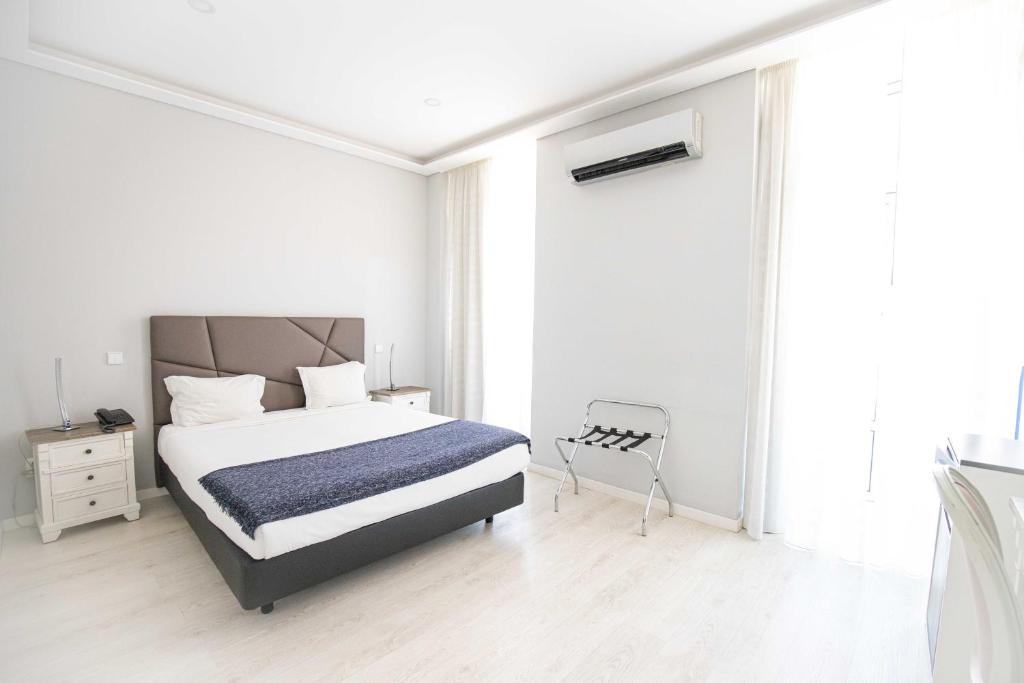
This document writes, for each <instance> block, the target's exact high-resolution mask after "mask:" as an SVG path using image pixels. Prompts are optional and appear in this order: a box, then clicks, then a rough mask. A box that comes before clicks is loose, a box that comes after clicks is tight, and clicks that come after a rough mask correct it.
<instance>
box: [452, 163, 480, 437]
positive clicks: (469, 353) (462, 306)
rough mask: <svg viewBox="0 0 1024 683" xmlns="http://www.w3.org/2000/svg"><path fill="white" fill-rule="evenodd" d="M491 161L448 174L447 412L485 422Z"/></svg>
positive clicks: (464, 167) (458, 169) (453, 415)
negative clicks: (484, 252)
mask: <svg viewBox="0 0 1024 683" xmlns="http://www.w3.org/2000/svg"><path fill="white" fill-rule="evenodd" d="M488 167H489V161H488V160H484V161H479V162H477V163H474V164H469V165H467V166H463V167H461V168H457V169H454V170H452V171H448V172H447V173H445V185H446V191H445V213H444V226H443V230H444V241H443V261H444V283H445V338H444V412H445V414H446V415H450V416H452V417H459V418H467V419H470V420H481V419H482V418H483V401H484V386H483V382H484V376H483V322H482V315H483V311H482V298H483V297H482V284H481V249H482V247H481V242H482V232H483V224H484V220H485V214H486V196H487V186H488Z"/></svg>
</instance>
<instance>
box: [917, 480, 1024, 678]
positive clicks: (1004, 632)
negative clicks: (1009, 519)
mask: <svg viewBox="0 0 1024 683" xmlns="http://www.w3.org/2000/svg"><path fill="white" fill-rule="evenodd" d="M933 474H934V476H935V483H936V485H937V486H938V489H939V498H940V499H941V500H942V507H943V508H944V509H945V510H946V513H947V514H948V515H949V517H950V519H951V520H952V522H953V528H954V530H955V531H956V532H957V533H958V534H959V535H960V538H961V539H962V540H963V546H964V552H965V554H966V555H967V569H968V576H969V581H970V586H971V596H972V597H973V598H974V611H975V616H976V621H977V627H978V630H977V633H976V634H975V636H976V637H975V646H974V651H973V654H972V657H971V678H972V680H973V681H974V682H975V683H998V682H1000V681H1021V680H1024V617H1022V615H1021V610H1020V606H1019V605H1018V604H1017V601H1016V598H1015V597H1014V594H1013V589H1012V588H1011V587H1010V586H1011V584H1010V577H1009V576H1007V573H1006V567H1005V565H1004V563H1003V551H1002V546H1001V545H1000V542H999V532H998V531H997V529H996V524H995V520H994V519H993V518H992V511H991V510H989V507H988V504H987V503H985V499H984V498H983V497H982V495H981V493H980V492H979V491H978V489H976V488H975V487H974V485H973V484H971V482H970V481H968V480H967V478H966V477H964V476H963V475H962V474H961V473H960V471H959V470H957V469H955V468H953V467H950V466H948V465H936V466H935V468H934V470H933Z"/></svg>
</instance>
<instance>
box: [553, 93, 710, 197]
mask: <svg viewBox="0 0 1024 683" xmlns="http://www.w3.org/2000/svg"><path fill="white" fill-rule="evenodd" d="M701 128H702V121H701V116H700V114H699V113H697V112H695V111H693V110H692V109H686V110H683V111H680V112H676V113H674V114H669V115H667V116H662V117H659V118H656V119H652V120H650V121H645V122H644V123H640V124H637V125H635V126H629V127H628V128H621V129H619V130H615V131H612V132H610V133H605V134H604V135H599V136H597V137H594V138H590V139H589V140H583V141H582V142H577V143H575V144H572V145H569V146H567V147H566V148H565V167H566V172H567V174H568V176H569V177H570V178H571V179H572V181H573V182H575V183H577V184H581V185H582V184H584V183H589V182H593V181H596V180H601V179H603V178H609V177H612V176H616V175H621V174H626V173H635V172H637V171H642V170H644V169H647V168H653V167H655V166H660V165H662V164H667V163H671V162H675V161H684V160H686V159H696V158H699V157H700V156H701V155H702V153H703V149H702V146H701V132H702V131H701Z"/></svg>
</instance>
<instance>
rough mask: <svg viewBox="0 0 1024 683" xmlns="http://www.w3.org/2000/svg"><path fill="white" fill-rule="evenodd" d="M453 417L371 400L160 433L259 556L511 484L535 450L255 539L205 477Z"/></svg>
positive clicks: (198, 491) (221, 521)
mask: <svg viewBox="0 0 1024 683" xmlns="http://www.w3.org/2000/svg"><path fill="white" fill-rule="evenodd" d="M450 419H451V418H447V417H441V416H438V415H431V414H430V413H424V412H420V411H415V410H409V409H406V408H402V407H397V406H391V405H388V404H386V403H373V402H370V401H367V402H365V403H357V404H354V405H349V406H343V407H340V408H323V409H320V410H306V409H304V408H297V409H295V410H280V411H275V412H272V413H266V414H264V415H260V416H258V417H254V418H246V419H242V420H232V421H230V422H221V423H217V424H209V425H201V426H198V427H177V426H174V425H167V426H166V427H163V428H162V429H161V430H160V440H159V444H158V448H159V451H160V455H161V457H162V458H163V459H164V462H165V463H167V466H168V467H169V468H170V469H171V471H172V472H173V473H174V476H175V477H177V479H178V481H179V482H181V487H182V489H184V491H185V493H187V494H188V497H189V498H191V499H192V500H193V501H195V502H196V504H198V505H199V507H200V508H202V510H203V511H204V512H205V513H206V516H207V517H208V518H209V519H210V521H211V522H213V523H214V524H215V525H217V527H218V528H219V529H220V530H221V531H223V532H224V533H225V534H226V535H227V537H228V538H230V539H231V540H232V541H234V542H235V544H236V545H238V547H240V548H241V549H242V550H244V551H245V552H247V553H249V555H251V556H252V557H253V558H255V559H257V560H259V559H266V558H270V557H275V556H277V555H281V554H283V553H287V552H289V551H291V550H296V549H298V548H302V547H305V546H307V545H312V544H314V543H319V542H321V541H326V540H329V539H331V538H334V537H335V536H340V535H341V534H344V533H348V532H349V531H353V530H355V529H358V528H360V527H363V526H366V525H367V524H374V523H376V522H380V521H382V520H385V519H388V518H390V517H394V516H396V515H401V514H404V513H406V512H410V511H412V510H418V509H420V508H423V507H427V506H428V505H433V504H434V503H438V502H440V501H442V500H446V499H448V498H453V497H455V496H458V495H460V494H463V493H466V492H467V491H472V490H473V489H476V488H480V487H481V486H486V485H488V484H493V483H496V482H499V481H504V480H505V479H508V478H509V477H511V476H513V475H514V474H516V473H517V472H522V471H523V470H525V469H526V466H527V464H528V463H529V460H530V456H529V451H528V449H527V448H526V446H525V445H522V444H520V445H516V446H512V447H511V448H507V449H505V450H503V451H500V452H498V453H495V454H494V455H492V456H490V457H487V458H484V459H483V460H480V461H478V462H475V463H473V464H472V465H469V466H467V467H463V468H462V469H459V470H456V471H454V472H451V473H449V474H445V475H443V476H440V477H435V478H433V479H428V480H426V481H421V482H419V483H416V484H412V485H411V486H405V487H403V488H399V489H394V490H392V491H388V492H386V493H381V494H378V495H376V496H371V497H370V498H364V499H362V500H357V501H353V502H351V503H347V504H345V505H340V506H338V507H335V508H331V509H329V510H321V511H319V512H313V513H310V514H308V515H300V516H298V517H291V518H289V519H283V520H280V521H276V522H270V523H268V524H263V525H261V526H260V527H258V528H257V529H256V534H255V536H256V537H255V539H253V538H249V537H248V536H246V535H245V533H243V532H242V529H241V527H239V525H238V523H237V522H235V520H233V519H232V518H231V517H229V516H228V515H226V514H225V513H224V511H223V510H221V509H220V506H219V505H217V502H216V501H215V500H214V499H213V497H212V496H211V495H210V494H209V493H207V492H206V489H204V488H203V487H202V485H200V483H199V479H200V477H202V476H204V475H206V474H208V473H210V472H212V471H214V470H218V469H221V468H222V467H229V466H231V465H241V464H245V463H250V462H260V461H262V460H271V459H274V458H281V457H285V456H289V455H301V454H303V453H314V452H316V451H322V450H327V449H329V448H337V447H339V446H347V445H350V444H355V443H362V442H364V441H372V440H374V439H380V438H384V437H387V436H395V435H397V434H404V433H406V432H411V431H415V430H417V429H423V428H425V427H430V426H432V425H437V424H441V423H443V422H448V421H449V420H450Z"/></svg>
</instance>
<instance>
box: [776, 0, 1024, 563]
mask: <svg viewBox="0 0 1024 683" xmlns="http://www.w3.org/2000/svg"><path fill="white" fill-rule="evenodd" d="M1021 4H1022V3H1021V0H974V1H969V2H968V1H963V2H947V3H934V4H930V5H927V6H926V11H927V16H925V17H923V18H921V17H918V18H915V19H913V20H911V21H910V23H909V24H908V25H907V26H906V27H905V28H906V31H905V32H904V31H903V30H902V29H903V28H904V27H891V28H893V29H895V30H892V31H881V32H880V33H879V34H877V35H871V36H865V39H864V40H863V41H862V43H861V44H860V45H857V46H853V47H846V48H837V49H832V50H830V51H829V52H827V53H823V54H819V55H814V56H811V57H806V58H802V59H801V62H800V65H799V69H798V72H799V81H800V88H799V91H798V93H797V96H796V98H795V101H794V119H793V131H794V135H793V146H792V148H791V149H792V154H791V156H790V161H791V163H790V164H789V166H788V170H787V176H786V183H787V184H786V189H787V203H786V213H785V216H784V227H785V229H784V231H783V242H782V250H781V254H782V260H781V268H780V271H781V278H780V285H779V309H778V335H777V340H776V342H777V351H776V364H775V368H774V384H775V387H774V389H775V390H774V392H773V395H774V397H775V400H774V401H773V405H772V421H771V425H772V426H771V442H772V446H773V450H772V451H770V453H772V454H777V455H778V457H779V465H780V466H781V468H782V477H781V482H782V483H781V485H780V486H779V487H778V495H779V497H780V500H781V501H782V505H783V508H784V510H783V513H782V520H783V522H782V525H781V526H782V529H783V530H784V533H785V536H786V540H787V542H788V543H791V544H793V545H796V546H799V547H804V548H809V549H816V550H819V551H824V552H827V553H830V554H834V555H837V556H839V557H841V558H844V559H847V560H850V561H855V562H864V563H867V564H871V565H876V566H887V567H893V568H897V569H901V570H903V571H906V572H908V573H912V574H922V573H925V572H926V571H927V566H928V559H929V555H930V551H931V541H932V539H931V532H932V531H933V530H934V522H935V509H936V508H935V496H934V492H933V490H932V485H931V482H930V479H929V470H928V467H929V464H930V462H931V459H932V457H933V452H934V447H935V444H936V443H937V442H938V441H939V440H940V439H942V438H944V437H945V436H946V435H947V434H955V433H958V432H964V431H973V432H982V433H989V434H998V435H1003V436H1009V435H1011V434H1012V429H1013V413H1014V409H1015V400H1016V383H1017V377H1018V373H1019V371H1020V366H1021V365H1022V363H1024V316H1022V314H1021V312H1022V308H1024V307H1022V302H1024V296H1022V294H1024V288H1022V287H1021V284H1020V280H1021V276H1022V275H1024V269H1022V268H1021V259H1022V258H1024V193H1022V192H1021V188H1022V187H1024V162H1022V160H1024V147H1022V144H1021V139H1022V132H1024V131H1022V126H1024V108H1022V100H1021V75H1022V74H1021V58H1022V57H1021V51H1022V48H1024V40H1022V38H1024V32H1022V26H1024V15H1022V10H1021ZM901 67H903V68H902V73H901ZM901 90H902V92H901Z"/></svg>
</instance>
